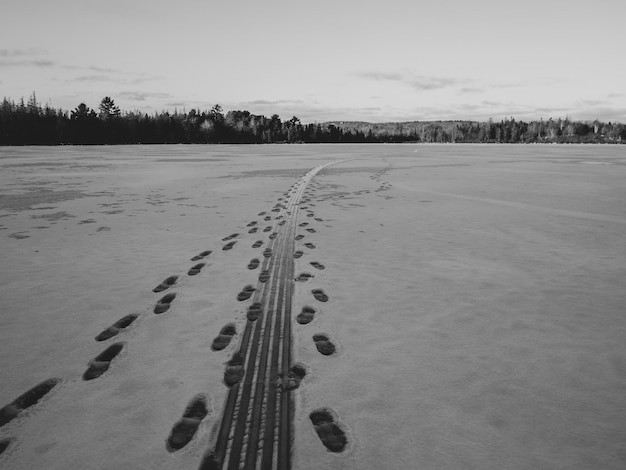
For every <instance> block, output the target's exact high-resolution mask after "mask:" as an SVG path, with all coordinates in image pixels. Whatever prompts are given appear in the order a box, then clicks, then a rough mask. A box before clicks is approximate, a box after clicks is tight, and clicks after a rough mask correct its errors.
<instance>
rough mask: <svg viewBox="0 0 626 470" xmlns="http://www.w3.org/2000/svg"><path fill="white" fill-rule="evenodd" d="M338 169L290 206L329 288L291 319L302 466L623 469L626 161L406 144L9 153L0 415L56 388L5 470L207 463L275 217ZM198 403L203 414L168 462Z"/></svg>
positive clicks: (562, 151) (320, 281)
mask: <svg viewBox="0 0 626 470" xmlns="http://www.w3.org/2000/svg"><path fill="white" fill-rule="evenodd" d="M337 160H345V161H342V162H341V163H336V164H334V165H332V166H329V167H328V168H326V169H324V170H322V171H321V172H320V173H318V174H317V176H315V177H314V178H313V180H312V182H311V183H310V195H309V196H308V197H309V199H310V205H309V207H308V211H307V210H302V211H301V212H300V213H299V215H298V222H303V223H304V222H306V223H307V225H303V226H302V227H301V228H299V232H298V233H299V234H301V235H303V238H301V239H300V240H298V241H297V242H296V247H297V248H298V249H299V250H302V252H303V256H302V257H301V258H298V259H296V260H295V272H296V273H297V274H300V273H309V274H311V275H312V276H313V277H311V278H309V279H308V280H306V282H296V283H295V286H294V297H293V311H294V315H295V314H297V313H299V312H300V310H301V309H302V307H303V306H313V307H314V310H315V313H314V318H313V320H312V321H310V322H309V323H306V324H300V323H297V322H295V321H294V322H293V335H294V341H295V344H294V348H293V356H294V360H295V361H297V362H298V363H300V364H302V365H304V367H305V368H306V371H307V372H306V376H305V377H304V379H303V380H302V383H301V384H300V387H299V388H298V389H297V390H295V391H294V392H292V393H294V394H295V416H294V429H295V434H294V442H293V468H294V469H311V470H312V469H320V468H322V469H339V468H341V469H353V470H356V469H364V468H389V469H409V468H419V469H458V468H463V469H477V470H484V469H498V470H499V469H502V468H507V469H551V470H553V469H573V468H576V469H590V470H591V469H594V470H595V469H600V468H602V469H623V468H626V288H625V287H624V286H626V237H625V233H626V147H624V146H591V145H589V146H584V145H580V146H579V145H568V146H556V145H410V144H404V145H267V146H182V145H181V146H122V147H106V146H100V147H80V146H76V147H42V148H36V147H23V148H12V147H5V148H0V266H1V267H2V269H1V271H0V299H1V301H2V311H1V312H0V384H1V385H0V408H1V407H3V406H5V405H9V404H10V403H12V402H14V400H16V399H17V398H18V397H20V396H21V395H22V394H24V393H25V392H27V391H28V390H30V389H32V388H33V387H35V386H36V385H37V384H39V383H41V382H43V381H44V380H47V379H51V378H55V379H60V380H59V382H58V384H57V385H56V386H54V387H53V388H52V389H51V390H50V391H49V393H47V394H46V395H45V396H43V397H42V398H41V399H40V400H39V401H38V402H37V403H35V404H34V405H32V406H29V407H27V408H24V409H23V410H22V411H21V412H19V413H18V415H17V417H16V418H15V419H12V420H11V421H9V422H7V423H6V424H4V425H2V426H1V427H0V442H1V441H2V440H5V441H4V442H5V443H8V446H7V447H6V450H5V451H4V452H3V453H2V454H1V455H0V467H1V468H3V469H4V468H6V469H68V468H80V469H119V468H129V469H172V470H173V469H187V468H189V469H197V468H198V466H199V465H200V461H201V460H202V456H203V454H204V453H205V452H206V450H207V449H208V448H209V447H210V446H211V445H212V443H213V442H214V440H215V434H216V429H217V427H218V426H219V422H220V418H221V413H222V410H223V407H224V403H225V398H226V394H227V391H228V389H227V388H226V386H225V385H224V383H223V377H224V364H225V363H226V362H227V361H228V359H229V358H230V357H231V356H232V354H233V352H234V351H235V350H236V349H237V344H238V341H239V340H240V337H241V334H240V333H241V332H242V331H243V327H244V325H245V323H246V321H247V319H246V310H247V307H248V306H249V305H248V303H246V302H240V301H238V300H237V294H238V293H239V292H240V291H241V290H242V287H244V286H245V285H247V284H255V283H256V282H257V277H258V275H259V272H258V270H253V269H249V268H248V264H249V262H250V260H251V259H253V258H260V259H262V253H263V250H264V247H263V246H260V247H253V245H254V242H255V241H257V240H261V241H263V242H264V243H267V240H268V237H269V236H270V235H271V233H272V231H271V230H268V231H264V228H266V227H268V226H270V225H272V224H273V223H276V221H266V220H265V218H266V217H267V215H259V214H260V213H261V212H266V213H268V214H271V209H272V208H273V207H274V205H275V204H276V202H277V200H278V198H280V197H281V196H282V195H283V193H285V191H287V190H288V189H289V188H290V186H291V185H292V184H293V183H294V182H295V181H296V180H297V179H298V178H299V177H300V176H302V175H303V174H305V173H306V172H307V171H308V170H310V169H311V168H314V167H316V166H318V165H323V164H326V163H329V162H333V161H337ZM309 214H312V215H311V216H310V217H309ZM251 222H256V224H255V225H256V226H257V227H258V228H259V230H258V231H257V232H256V233H249V232H250V230H251V228H250V227H251V225H249V224H250V223H251ZM234 233H238V234H239V236H238V237H236V241H237V243H236V244H235V245H234V246H233V248H232V249H231V250H227V251H224V250H222V247H223V245H224V244H225V243H226V242H225V241H223V238H225V237H227V236H229V235H231V234H234ZM307 244H310V245H308V246H307ZM205 251H211V252H212V253H211V254H210V255H208V256H206V257H204V258H203V259H202V262H204V263H205V265H204V266H203V267H202V268H201V270H200V271H199V272H198V273H196V274H195V275H190V274H188V273H189V270H190V268H192V267H193V266H194V265H196V264H198V261H191V260H190V259H191V258H192V257H194V256H195V255H198V254H199V253H202V252H205ZM311 263H314V264H313V265H312V264H311ZM316 263H317V264H319V265H321V266H323V267H324V268H325V269H319V267H316V266H315V264H316ZM170 276H178V278H177V280H176V285H175V290H176V293H177V296H176V298H175V300H174V301H173V302H172V303H171V307H170V308H169V309H168V310H167V312H165V313H163V314H160V315H155V314H154V313H153V309H154V307H155V303H156V302H157V300H159V299H160V298H162V297H163V293H153V292H152V290H153V289H154V288H155V287H156V286H157V285H159V284H160V283H161V282H162V281H164V280H165V279H166V278H168V277H170ZM313 289H323V291H324V292H325V293H326V294H327V295H328V297H329V298H328V301H327V302H323V303H321V302H318V301H317V300H316V299H315V298H314V296H313V295H312V294H311V290H313ZM127 315H134V316H136V317H134V318H135V320H134V321H133V322H132V324H130V325H129V326H127V327H124V328H122V329H121V330H120V332H119V334H117V336H115V337H114V338H113V339H109V340H106V341H103V342H97V341H96V340H95V339H94V338H95V337H96V336H97V335H98V334H99V333H101V332H102V331H103V330H105V329H106V328H108V327H110V326H111V325H113V324H115V323H116V322H117V321H118V320H120V319H121V318H123V317H125V316H127ZM229 323H232V324H234V325H235V329H236V331H237V333H236V334H235V336H234V337H233V340H232V341H231V343H230V344H229V345H228V346H227V347H226V348H225V349H223V350H221V351H213V350H212V349H211V345H212V342H213V339H214V338H215V337H216V336H217V335H218V334H219V333H220V330H221V329H222V328H223V327H224V326H225V325H227V324H229ZM319 334H322V335H326V336H327V337H328V338H329V340H330V341H331V342H332V343H333V344H334V345H335V347H336V351H335V353H334V354H332V355H323V354H320V352H319V351H318V349H317V347H316V344H315V342H314V341H313V336H315V335H319ZM119 342H121V343H122V344H123V348H122V349H121V352H120V353H119V354H118V355H117V356H116V357H115V358H114V359H112V360H111V361H110V367H109V369H108V370H106V372H105V373H103V374H102V376H100V377H98V378H96V379H93V380H88V381H85V380H83V374H84V373H85V371H86V370H87V366H88V364H89V362H90V361H91V360H92V359H94V358H95V357H96V356H98V355H99V354H100V353H102V352H103V350H105V349H106V348H107V347H108V346H109V345H111V344H114V343H119ZM105 362H106V361H105ZM199 394H202V395H203V396H204V397H206V403H207V411H208V413H207V415H206V417H205V418H204V419H203V420H202V421H201V423H200V426H199V427H198V430H197V432H196V434H195V436H194V438H193V439H192V440H191V442H190V443H189V444H188V445H186V446H185V447H184V448H182V449H181V450H179V451H176V452H170V451H168V449H167V448H166V440H167V438H168V436H169V434H170V431H171V430H172V426H173V425H174V424H175V423H176V422H177V421H178V420H179V419H180V418H181V416H182V415H183V412H184V411H185V408H186V406H187V405H188V404H189V403H190V400H192V399H193V398H194V397H196V396H198V395H199ZM318 408H328V409H330V410H332V412H333V413H334V416H335V419H336V420H337V422H338V424H339V425H340V426H341V427H342V429H343V430H344V431H345V433H346V436H347V439H348V445H347V448H346V449H345V450H344V451H343V452H340V453H332V452H329V451H328V450H327V449H326V448H325V447H324V446H323V445H322V443H321V442H320V439H319V438H318V436H317V434H316V432H315V429H314V427H313V425H312V423H311V420H310V419H309V413H311V411H312V410H315V409H318ZM18 411H19V410H18Z"/></svg>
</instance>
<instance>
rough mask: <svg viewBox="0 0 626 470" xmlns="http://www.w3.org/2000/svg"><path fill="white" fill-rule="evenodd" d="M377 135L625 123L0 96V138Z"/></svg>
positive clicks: (618, 139) (102, 140)
mask: <svg viewBox="0 0 626 470" xmlns="http://www.w3.org/2000/svg"><path fill="white" fill-rule="evenodd" d="M383 142H424V143H614V144H617V143H624V142H626V125H624V124H621V123H611V122H601V121H598V120H595V121H572V120H570V119H567V118H566V119H561V118H559V119H548V120H539V121H529V122H525V121H517V120H515V119H514V118H510V119H505V120H502V121H499V122H494V121H493V120H489V121H487V122H478V121H412V122H400V123H368V122H356V121H333V122H324V123H310V124H303V123H302V122H301V121H300V119H298V118H297V117H296V116H293V117H292V118H291V119H289V120H281V119H280V117H279V116H278V115H277V114H274V115H272V116H271V117H269V118H268V117H266V116H263V115H255V114H252V113H250V112H248V111H228V112H226V113H225V112H224V111H223V109H222V107H221V106H219V105H215V106H213V107H212V108H211V109H210V110H200V109H191V110H190V111H184V112H179V111H175V112H173V113H170V112H168V111H163V112H159V113H154V114H151V115H149V114H146V113H143V112H140V111H127V112H122V111H121V110H120V109H119V107H118V106H117V105H116V104H115V101H114V100H113V99H112V98H110V97H108V96H107V97H104V98H103V99H102V101H101V102H100V103H99V106H98V109H91V108H89V107H88V106H87V105H86V104H85V103H80V104H79V105H78V106H77V107H76V108H75V109H73V110H71V111H69V112H68V111H66V110H63V109H55V108H52V107H51V106H49V105H44V106H42V105H41V103H39V102H38V101H37V97H36V95H35V93H33V94H32V95H31V97H30V98H29V99H28V101H27V102H24V99H20V100H19V101H18V102H17V103H15V102H14V101H13V100H11V99H8V98H6V97H5V98H4V99H3V101H2V104H1V105H0V145H71V144H75V145H78V144H90V145H91V144H200V143H202V144H206V143H237V144H261V143H383Z"/></svg>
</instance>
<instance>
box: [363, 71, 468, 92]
mask: <svg viewBox="0 0 626 470" xmlns="http://www.w3.org/2000/svg"><path fill="white" fill-rule="evenodd" d="M355 75H356V76H357V77H359V78H362V79H365V80H374V81H378V82H384V81H387V82H398V83H402V84H404V85H407V86H409V87H411V88H413V89H414V90H416V91H428V90H438V89H442V88H449V87H453V86H457V85H463V84H467V83H470V82H471V80H469V79H460V78H451V77H438V76H434V75H416V74H413V73H410V72H359V73H356V74H355Z"/></svg>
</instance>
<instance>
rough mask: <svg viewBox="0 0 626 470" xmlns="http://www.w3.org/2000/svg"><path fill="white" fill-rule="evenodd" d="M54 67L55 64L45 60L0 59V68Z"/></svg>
mask: <svg viewBox="0 0 626 470" xmlns="http://www.w3.org/2000/svg"><path fill="white" fill-rule="evenodd" d="M54 65H56V62H54V61H53V60H47V59H24V60H13V59H0V67H52V66H54Z"/></svg>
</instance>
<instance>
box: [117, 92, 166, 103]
mask: <svg viewBox="0 0 626 470" xmlns="http://www.w3.org/2000/svg"><path fill="white" fill-rule="evenodd" d="M117 95H118V96H119V97H120V98H124V99H127V100H130V101H146V100H147V99H167V98H171V97H172V95H170V94H169V93H160V92H146V91H122V92H120V93H118V94H117Z"/></svg>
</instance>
